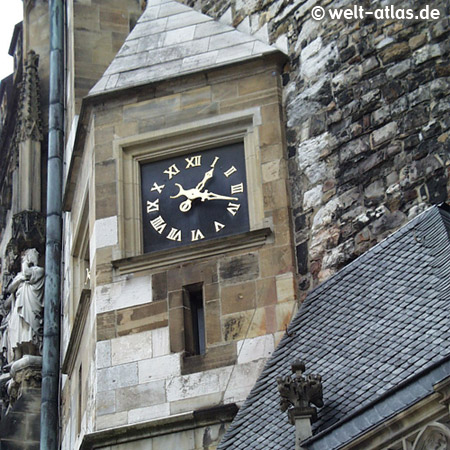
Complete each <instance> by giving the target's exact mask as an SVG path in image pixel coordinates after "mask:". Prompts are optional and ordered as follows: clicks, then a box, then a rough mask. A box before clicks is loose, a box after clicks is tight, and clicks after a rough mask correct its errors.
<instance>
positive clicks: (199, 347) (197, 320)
mask: <svg viewBox="0 0 450 450" xmlns="http://www.w3.org/2000/svg"><path fill="white" fill-rule="evenodd" d="M184 312H185V314H184V332H185V347H186V352H187V353H188V354H190V355H203V354H204V353H205V351H206V339H205V311H204V306H203V285H202V284H193V285H189V286H184Z"/></svg>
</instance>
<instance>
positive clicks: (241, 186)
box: [231, 183, 244, 194]
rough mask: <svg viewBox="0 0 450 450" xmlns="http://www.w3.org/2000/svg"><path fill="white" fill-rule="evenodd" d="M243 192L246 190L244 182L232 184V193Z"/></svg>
mask: <svg viewBox="0 0 450 450" xmlns="http://www.w3.org/2000/svg"><path fill="white" fill-rule="evenodd" d="M241 192H244V183H239V184H234V185H233V186H231V193H232V194H239V193H241Z"/></svg>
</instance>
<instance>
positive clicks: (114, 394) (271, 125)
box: [62, 0, 296, 450]
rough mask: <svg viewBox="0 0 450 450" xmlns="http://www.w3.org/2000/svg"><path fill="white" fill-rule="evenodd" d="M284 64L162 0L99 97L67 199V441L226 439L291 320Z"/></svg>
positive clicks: (85, 125) (77, 147)
mask: <svg viewBox="0 0 450 450" xmlns="http://www.w3.org/2000/svg"><path fill="white" fill-rule="evenodd" d="M285 62H286V57H285V55H284V54H283V53H282V52H281V51H280V50H278V49H276V48H275V47H272V46H269V45H267V44H265V43H263V42H261V41H260V40H258V39H257V38H256V37H254V36H251V35H248V34H245V33H242V32H240V31H238V30H236V29H234V28H233V27H231V26H227V25H224V24H222V23H219V22H216V21H214V20H213V19H212V18H210V17H208V16H205V15H203V14H201V13H199V12H197V11H195V10H193V9H191V8H189V7H187V6H184V5H182V4H180V3H178V2H176V1H174V0H151V1H149V2H148V5H147V8H146V10H145V12H144V13H143V15H142V17H141V18H140V19H139V21H138V22H137V24H136V26H135V28H134V29H133V31H132V32H131V34H130V35H129V37H128V38H127V40H126V42H125V43H124V45H123V47H122V49H121V50H120V51H119V53H118V54H117V56H116V58H115V59H114V61H113V62H112V63H111V65H110V66H109V68H108V69H107V71H106V72H105V74H104V75H103V77H102V78H101V79H100V80H99V81H98V83H97V84H96V85H95V86H94V88H93V89H92V90H91V91H90V93H89V95H88V96H87V97H86V98H85V99H84V101H83V105H82V109H81V113H80V117H79V122H78V131H77V134H76V138H75V141H74V145H73V151H72V156H71V161H70V164H69V170H68V177H67V183H66V191H65V196H64V202H65V207H66V210H67V216H66V222H65V230H66V236H71V238H70V239H69V238H67V248H69V247H70V258H72V260H73V264H72V267H74V269H73V273H72V274H71V275H70V276H71V278H70V279H71V283H68V285H67V289H66V297H65V311H68V315H67V318H66V319H65V320H66V322H65V333H64V336H65V342H64V345H63V347H64V348H65V352H64V364H63V371H64V373H65V374H66V377H65V378H64V382H63V391H62V397H63V404H64V405H66V413H64V412H63V449H66V448H67V449H72V448H78V446H81V448H101V447H106V446H109V447H108V448H110V449H111V450H119V448H120V449H123V448H130V449H131V448H133V449H134V448H146V449H147V448H153V449H160V448H164V449H169V448H171V449H175V448H176V449H180V450H184V449H186V450H189V449H196V448H210V449H213V448H215V446H216V445H217V443H218V441H219V440H220V437H221V436H222V435H223V433H224V431H225V428H226V426H227V425H228V423H230V421H231V420H232V418H233V417H234V415H235V414H236V412H237V410H238V408H239V406H240V405H241V404H242V402H243V401H244V400H245V398H246V396H247V395H248V394H249V392H250V389H251V388H252V386H253V384H254V382H255V381H256V379H257V377H258V375H259V373H260V371H261V370H262V368H263V366H264V364H265V361H266V360H267V358H268V357H269V356H270V355H271V353H272V351H273V350H274V348H275V346H276V344H277V343H278V341H279V340H280V339H281V336H282V335H283V334H284V331H285V329H286V326H287V324H288V323H289V321H290V319H291V317H292V315H293V313H294V312H295V309H296V281H295V267H294V265H295V263H294V260H295V255H294V248H295V247H294V245H293V236H292V229H291V222H290V219H289V218H290V199H289V194H288V179H287V177H288V174H287V155H286V147H285V141H284V134H283V120H284V119H283V112H282V111H283V108H282V104H281V73H282V70H283V66H284V64H285ZM86 274H88V276H86ZM69 411H72V413H69ZM75 411H78V413H75ZM75 420H76V421H77V424H74V421H75ZM132 443H133V444H132ZM138 444H139V445H140V447H136V445H138ZM205 446H206V447H205Z"/></svg>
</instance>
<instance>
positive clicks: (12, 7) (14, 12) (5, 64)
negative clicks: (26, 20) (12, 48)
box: [0, 0, 23, 80]
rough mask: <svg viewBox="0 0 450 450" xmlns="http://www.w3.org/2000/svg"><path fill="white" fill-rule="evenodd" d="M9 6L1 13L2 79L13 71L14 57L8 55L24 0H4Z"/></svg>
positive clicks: (0, 63) (20, 18) (0, 55)
mask: <svg viewBox="0 0 450 450" xmlns="http://www.w3.org/2000/svg"><path fill="white" fill-rule="evenodd" d="M3 1H4V2H5V3H7V6H5V5H2V6H5V7H4V8H2V12H1V14H0V80H2V79H3V78H5V77H7V76H8V75H9V74H11V73H12V71H13V58H12V56H9V55H8V50H9V44H10V43H11V38H12V35H13V31H14V26H15V25H16V23H17V22H20V21H21V20H22V14H23V13H22V9H23V3H22V0H3Z"/></svg>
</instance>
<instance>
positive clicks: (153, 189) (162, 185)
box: [150, 183, 165, 194]
mask: <svg viewBox="0 0 450 450" xmlns="http://www.w3.org/2000/svg"><path fill="white" fill-rule="evenodd" d="M164 186H165V184H161V186H160V185H158V184H156V183H153V187H152V188H151V189H150V190H151V191H158V194H161V192H162V190H163V189H164Z"/></svg>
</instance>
